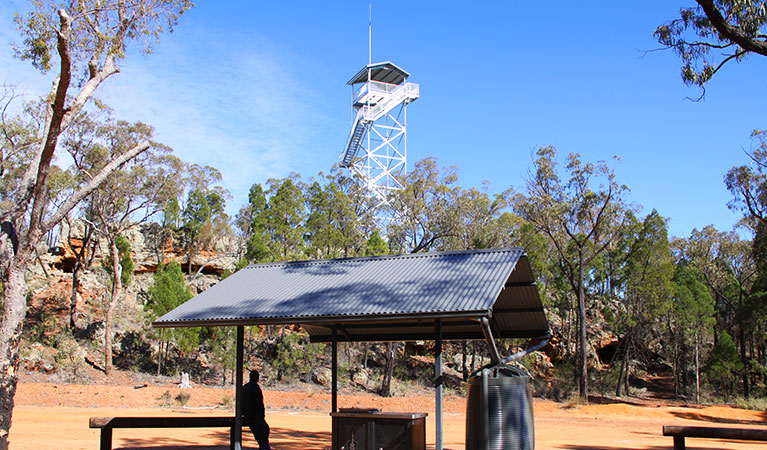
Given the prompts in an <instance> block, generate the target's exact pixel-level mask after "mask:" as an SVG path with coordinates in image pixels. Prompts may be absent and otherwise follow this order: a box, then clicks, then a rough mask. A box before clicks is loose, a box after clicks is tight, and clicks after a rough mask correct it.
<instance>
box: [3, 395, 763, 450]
mask: <svg viewBox="0 0 767 450" xmlns="http://www.w3.org/2000/svg"><path fill="white" fill-rule="evenodd" d="M181 392H182V391H181V390H180V389H178V388H177V387H176V386H175V385H172V384H167V385H150V386H146V387H141V388H138V389H137V388H135V387H134V386H132V385H113V384H99V383H94V384H89V385H78V384H51V383H37V382H26V383H21V384H19V387H18V392H17V395H16V408H15V409H14V413H13V414H14V415H13V426H12V428H11V448H12V449H13V450H23V449H30V450H31V449H35V450H40V449H54V450H76V449H96V448H98V443H99V431H98V430H91V429H89V428H88V419H89V417H91V416H168V415H184V416H187V415H228V414H231V413H232V412H233V408H234V407H233V402H232V399H233V397H234V393H233V391H232V389H231V388H229V389H224V388H213V387H201V386H195V387H193V388H192V389H188V390H185V391H184V392H186V393H189V394H190V396H189V399H188V401H187V403H186V405H185V406H183V407H182V406H181V402H182V401H183V399H182V398H179V399H176V397H178V395H179V394H180V393H181ZM264 398H265V403H266V404H267V420H268V422H269V424H270V426H271V427H272V437H271V440H272V443H273V448H274V449H275V450H312V449H317V450H325V449H330V426H331V422H330V416H329V415H328V412H329V410H330V395H329V394H328V393H326V392H321V391H318V390H313V391H311V392H306V391H269V390H267V391H265V392H264ZM339 407H377V408H381V409H382V410H384V411H402V412H427V413H428V414H429V415H428V417H427V419H426V424H427V429H426V439H427V444H428V448H431V449H433V448H434V441H435V425H434V397H433V395H429V394H427V393H424V394H418V395H411V396H408V397H395V398H388V399H384V398H380V397H377V396H374V395H365V394H354V395H340V396H339ZM464 409H465V399H464V398H463V397H461V396H447V397H446V400H445V406H444V411H445V420H444V430H445V432H444V448H445V449H450V450H460V449H464V432H465V431H464V430H465V415H464ZM534 409H535V435H536V448H538V449H570V450H579V449H584V450H585V449H598V450H608V449H662V448H672V447H673V446H672V439H671V438H667V437H663V436H662V434H661V428H662V426H663V425H699V426H727V427H747V428H749V427H750V428H763V429H764V428H767V413H765V412H760V411H747V410H742V409H737V408H731V407H720V406H710V407H695V406H686V405H681V404H674V403H672V402H658V401H643V400H635V399H629V400H628V401H627V402H616V401H615V400H609V399H600V398H595V399H593V401H592V402H591V404H590V405H588V406H573V405H566V404H562V403H554V402H550V401H545V400H537V399H536V401H535V404H534ZM243 435H244V436H245V441H244V446H245V448H257V445H256V443H255V441H253V438H252V436H250V434H249V433H247V432H244V433H243ZM687 445H688V448H690V449H701V448H728V449H757V448H759V449H764V448H765V445H764V443H760V444H757V443H753V444H750V443H744V442H738V441H719V440H711V439H688V441H687ZM113 446H114V448H115V449H142V450H149V449H185V450H203V449H205V450H213V449H216V450H224V449H228V430H224V429H119V430H115V432H114V441H113Z"/></svg>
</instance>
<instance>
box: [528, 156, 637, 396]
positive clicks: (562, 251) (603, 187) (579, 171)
mask: <svg viewBox="0 0 767 450" xmlns="http://www.w3.org/2000/svg"><path fill="white" fill-rule="evenodd" d="M537 154H538V159H536V160H535V172H534V173H532V174H531V175H530V177H529V179H528V181H527V191H528V193H527V196H524V195H518V196H517V197H516V199H515V202H514V203H515V205H514V209H515V210H516V212H517V213H518V214H519V215H520V216H521V217H522V218H524V219H525V220H527V221H528V222H530V223H531V224H532V225H533V226H534V227H535V229H536V230H538V231H539V232H540V233H542V234H543V235H545V236H546V237H547V239H548V240H549V241H550V243H551V245H552V246H553V247H554V248H555V249H556V254H557V256H558V260H559V261H558V262H559V270H560V271H561V273H562V275H563V277H564V278H565V279H566V280H567V284H568V285H569V287H570V288H571V289H572V292H573V294H574V295H575V297H576V298H577V302H578V309H577V317H578V335H577V342H578V356H577V361H576V375H577V378H578V382H579V385H578V387H579V394H580V397H581V400H582V401H588V366H587V361H586V359H587V358H586V356H587V354H588V337H587V333H586V332H587V329H588V324H587V320H588V318H587V316H586V283H587V281H588V280H587V277H588V276H589V268H590V266H591V264H592V262H593V261H594V260H595V258H597V257H598V256H599V255H600V254H602V253H603V252H604V251H605V250H607V248H608V245H610V243H611V242H615V241H616V240H617V239H618V238H619V236H620V234H621V233H622V229H623V226H624V219H625V214H624V211H625V210H626V205H625V202H624V195H625V193H626V191H628V188H627V187H626V186H623V185H619V184H618V183H617V182H616V181H615V174H614V172H613V171H612V169H610V168H609V167H608V166H607V165H606V164H605V163H604V162H602V161H600V162H598V163H596V164H593V163H583V162H582V161H581V160H580V155H577V154H572V153H571V154H570V155H568V157H567V165H566V166H565V167H566V169H567V172H568V175H569V179H567V180H562V179H561V178H560V177H559V173H558V170H557V161H556V150H555V149H554V148H553V147H545V148H541V149H539V150H538V152H537Z"/></svg>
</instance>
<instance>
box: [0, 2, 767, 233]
mask: <svg viewBox="0 0 767 450" xmlns="http://www.w3.org/2000/svg"><path fill="white" fill-rule="evenodd" d="M198 3H199V4H198V6H197V8H195V9H194V10H192V11H190V12H189V13H188V14H186V15H184V16H183V17H182V19H181V24H180V25H179V26H178V27H177V29H176V31H175V32H174V33H173V34H171V35H165V36H163V37H162V39H161V42H160V44H159V45H158V46H157V47H156V49H155V52H154V53H153V54H152V55H150V56H149V57H147V58H145V57H141V56H139V55H138V54H137V53H136V52H133V53H131V54H130V56H129V57H128V59H126V60H125V61H123V63H122V65H121V68H122V71H121V73H120V74H119V75H117V76H116V77H113V78H112V79H110V80H108V82H107V83H106V84H105V85H104V86H103V89H102V90H101V91H100V93H99V95H100V97H101V98H102V99H104V100H105V101H106V102H107V103H108V104H109V105H110V106H112V107H113V108H114V109H115V110H116V113H117V115H118V116H119V117H121V118H124V119H127V120H141V121H144V122H146V123H149V124H151V125H153V126H154V127H155V128H156V131H157V132H156V137H157V140H159V141H161V142H163V143H165V144H167V145H170V146H171V147H173V148H174V149H175V151H176V153H177V155H178V156H179V157H181V158H182V159H184V160H186V161H189V162H195V163H198V164H208V165H212V166H214V167H216V168H218V169H219V170H220V171H221V172H222V173H223V175H224V182H223V184H224V185H225V187H226V188H227V189H229V190H230V191H231V192H232V194H233V196H234V198H233V199H232V200H231V201H230V203H229V206H228V210H229V212H230V213H231V214H234V213H236V211H237V210H238V209H239V207H240V206H241V205H242V204H243V203H244V202H245V200H246V198H247V190H248V188H249V187H250V186H251V185H252V184H253V183H254V182H264V181H265V180H266V179H267V178H281V177H284V176H287V175H288V174H289V173H290V172H298V173H300V174H301V175H302V176H303V177H304V178H307V177H310V176H313V175H316V174H317V173H318V172H320V171H324V172H327V171H328V170H329V169H330V166H331V165H332V164H333V163H334V162H335V161H336V159H337V157H338V154H339V152H340V151H341V150H342V147H343V144H344V141H345V139H346V136H347V134H348V132H349V126H350V123H349V122H350V112H349V110H350V105H349V97H350V93H349V87H348V86H347V85H346V84H345V83H346V81H348V80H349V78H351V77H352V76H353V75H354V74H355V73H356V72H357V71H358V70H359V69H361V68H362V67H363V66H364V65H365V64H366V63H367V56H368V55H367V49H368V43H367V32H368V30H367V24H368V2H367V1H343V2H340V1H339V2H329V1H326V2H308V1H297V2H255V1H227V2H198ZM691 3H692V2H691V1H680V2H669V1H646V2H642V3H641V7H638V6H637V4H636V3H625V4H624V2H567V1H550V2H545V4H544V3H541V2H526V3H524V4H519V3H518V2H501V1H498V2H490V1H485V2H465V1H464V2H457V1H455V2H453V1H442V2H430V1H429V2H427V1H422V2H403V1H389V2H386V3H383V2H376V1H374V2H373V61H374V62H376V61H386V60H390V61H393V62H395V63H396V64H398V65H399V66H400V67H402V68H404V69H405V70H407V71H408V72H410V74H411V78H410V81H413V82H416V83H419V84H420V85H421V97H420V98H419V99H418V101H416V102H415V103H413V104H412V105H411V106H410V107H409V108H408V125H409V127H408V164H409V166H410V167H412V165H413V163H414V162H415V161H417V160H419V159H422V158H425V157H427V156H435V157H437V158H438V159H439V163H440V165H441V166H457V167H458V168H459V175H460V180H461V184H462V185H464V186H466V187H471V186H474V187H481V185H482V182H483V181H484V180H487V181H489V182H490V183H491V187H490V192H500V191H502V190H504V189H506V188H508V187H509V186H513V187H515V188H516V189H518V190H522V189H524V183H525V181H524V180H525V177H526V176H527V173H528V170H530V168H531V167H532V160H533V155H534V152H535V150H536V149H537V148H538V147H541V146H547V145H553V146H555V147H557V149H558V150H559V152H560V153H561V156H564V155H565V154H567V153H570V152H577V153H580V154H582V157H583V159H584V160H586V161H597V160H609V159H611V158H612V156H614V155H617V156H619V157H620V158H621V161H620V162H619V163H617V164H613V167H614V168H615V172H616V175H617V179H618V181H619V182H620V183H623V184H626V185H628V186H629V188H630V189H631V193H630V194H629V200H630V201H632V202H634V203H636V204H638V205H641V206H642V207H643V209H642V213H643V214H646V213H649V212H650V211H651V210H652V209H653V208H655V209H657V210H658V211H659V212H660V214H661V215H663V216H665V217H668V218H669V219H670V222H669V225H670V233H671V234H672V235H675V236H687V235H689V233H690V231H691V230H692V229H693V228H702V227H703V226H705V225H708V224H714V225H715V226H716V227H717V228H719V229H721V230H729V229H731V228H732V227H733V224H734V223H735V222H736V221H737V220H738V218H739V214H736V213H733V212H731V211H729V210H728V208H727V202H728V201H729V199H730V195H729V193H728V192H727V190H726V189H725V187H724V184H723V181H722V180H723V176H724V174H725V173H726V171H727V170H728V169H729V168H730V167H732V166H734V165H740V164H745V163H747V158H746V156H745V154H744V149H746V148H748V147H749V146H750V139H749V135H750V133H751V131H752V130H753V129H755V128H764V127H766V126H767V123H765V114H764V105H766V104H767V89H766V88H767V79H765V78H766V77H767V70H766V69H767V58H758V57H752V58H751V59H750V60H748V61H746V62H745V63H742V64H739V65H729V66H728V67H726V68H725V69H723V70H722V71H721V72H720V73H719V74H717V76H716V77H715V79H714V80H713V81H712V82H711V83H710V85H709V87H708V90H707V95H706V98H705V100H704V101H701V102H697V103H696V102H691V101H689V100H686V99H685V98H686V97H696V96H697V95H698V94H699V92H698V91H697V90H696V89H694V88H688V87H686V86H685V85H684V84H683V83H682V81H681V79H680V77H679V67H680V61H679V59H678V58H677V57H676V56H675V55H673V54H672V53H671V52H664V51H660V52H650V53H647V51H648V50H653V49H656V48H657V47H658V44H657V43H656V42H655V41H654V40H653V38H652V32H653V31H654V29H655V27H656V26H658V25H659V24H661V23H663V22H665V21H667V20H670V19H672V18H674V17H675V16H676V15H677V14H678V10H679V7H680V6H687V5H690V4H691ZM23 7H24V2H21V1H18V0H6V1H4V2H3V4H2V5H0V81H4V82H10V83H17V84H19V88H18V90H19V91H21V92H23V93H25V94H26V95H27V96H29V97H30V98H31V97H33V96H36V95H40V94H43V93H45V92H46V91H47V90H48V87H49V86H50V83H51V76H50V75H48V76H41V75H39V74H37V73H36V72H35V71H34V69H32V68H31V66H30V65H29V64H28V63H26V62H22V61H18V60H14V59H13V57H12V50H11V48H10V42H12V41H13V40H15V39H16V34H15V31H14V28H13V25H12V23H11V18H12V12H13V11H17V10H20V9H21V8H23Z"/></svg>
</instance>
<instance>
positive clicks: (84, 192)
mask: <svg viewBox="0 0 767 450" xmlns="http://www.w3.org/2000/svg"><path fill="white" fill-rule="evenodd" d="M149 146H150V145H149V142H148V141H144V142H142V143H140V144H138V145H136V146H135V147H133V148H132V149H130V150H129V151H127V152H125V153H123V154H122V155H120V156H119V157H118V158H116V159H114V160H112V161H111V162H110V163H109V164H107V165H106V166H104V168H103V169H101V171H100V172H99V173H98V175H96V176H95V177H93V179H92V180H91V181H89V182H88V184H86V185H85V186H83V187H82V188H80V189H79V190H78V191H77V192H75V193H74V194H73V195H72V196H71V197H70V198H69V199H67V201H65V202H64V203H63V204H62V205H61V207H60V208H59V209H58V210H57V211H56V212H55V213H53V214H52V215H51V216H50V217H48V219H47V220H45V222H44V223H43V225H42V227H41V232H42V233H45V232H46V231H48V230H50V229H51V228H53V227H54V226H55V225H56V224H57V223H59V222H60V221H61V220H62V219H63V218H64V216H66V215H67V214H69V211H71V210H72V208H74V207H75V206H77V204H78V203H79V202H80V201H81V200H82V199H84V198H85V197H87V196H88V195H89V194H90V193H91V192H93V191H94V190H95V189H96V188H98V187H99V186H100V185H101V183H103V182H104V181H105V180H106V179H107V178H108V177H109V175H111V174H112V172H114V171H115V170H117V169H118V168H119V167H120V166H122V165H123V164H125V163H126V162H128V161H130V160H131V159H133V158H135V157H136V156H138V155H140V154H141V153H143V152H145V151H146V150H148V149H149Z"/></svg>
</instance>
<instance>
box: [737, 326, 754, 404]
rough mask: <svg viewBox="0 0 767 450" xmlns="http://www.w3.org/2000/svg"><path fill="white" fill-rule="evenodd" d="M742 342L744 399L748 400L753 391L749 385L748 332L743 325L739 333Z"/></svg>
mask: <svg viewBox="0 0 767 450" xmlns="http://www.w3.org/2000/svg"><path fill="white" fill-rule="evenodd" d="M738 338H739V340H740V361H741V362H742V363H743V397H744V398H748V397H750V396H751V389H749V384H748V357H747V355H746V331H745V330H744V329H743V325H742V324H741V326H740V331H739V333H738Z"/></svg>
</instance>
